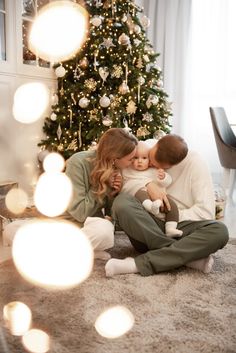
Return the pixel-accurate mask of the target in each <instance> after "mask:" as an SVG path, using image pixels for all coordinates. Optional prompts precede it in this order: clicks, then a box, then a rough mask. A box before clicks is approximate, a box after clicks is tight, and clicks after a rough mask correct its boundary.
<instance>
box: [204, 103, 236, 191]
mask: <svg viewBox="0 0 236 353" xmlns="http://www.w3.org/2000/svg"><path fill="white" fill-rule="evenodd" d="M210 115H211V122H212V127H213V132H214V136H215V142H216V147H217V151H218V156H219V160H220V164H221V166H222V167H223V168H224V179H225V185H224V186H225V187H226V183H227V184H228V188H229V192H228V196H229V197H231V198H232V197H233V191H234V185H235V180H236V172H235V170H236V136H235V134H234V132H233V130H232V128H231V126H230V124H229V122H228V119H227V116H226V113H225V110H224V108H222V107H215V108H212V107H210ZM226 180H227V182H226Z"/></svg>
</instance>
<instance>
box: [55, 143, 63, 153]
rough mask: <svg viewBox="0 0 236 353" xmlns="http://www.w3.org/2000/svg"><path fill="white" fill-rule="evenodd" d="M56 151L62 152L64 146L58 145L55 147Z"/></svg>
mask: <svg viewBox="0 0 236 353" xmlns="http://www.w3.org/2000/svg"><path fill="white" fill-rule="evenodd" d="M57 150H58V151H59V152H62V151H64V145H63V144H62V143H60V145H58V146H57Z"/></svg>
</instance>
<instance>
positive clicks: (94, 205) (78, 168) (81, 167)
mask: <svg viewBox="0 0 236 353" xmlns="http://www.w3.org/2000/svg"><path fill="white" fill-rule="evenodd" d="M136 146H137V139H136V138H135V137H134V136H133V135H131V134H128V133H127V132H126V131H125V130H124V129H121V128H111V129H109V130H107V131H106V132H105V133H104V134H103V136H102V137H101V139H100V141H99V143H98V147H97V149H96V150H90V151H82V152H78V153H75V154H74V155H73V156H72V157H70V158H69V159H68V160H67V163H66V174H67V176H68V177H69V178H70V179H71V182H72V184H73V190H74V192H73V197H72V201H71V203H70V206H69V208H68V213H69V214H70V216H72V217H73V219H74V220H75V221H76V222H78V223H79V224H80V225H82V226H83V231H84V232H85V233H86V235H87V236H88V238H89V239H90V241H91V244H92V246H93V248H94V251H95V258H101V259H104V260H106V259H109V257H110V255H109V254H108V253H107V252H105V251H104V250H106V249H109V248H111V247H112V246H113V244H114V226H113V224H112V223H111V222H110V220H109V216H110V208H111V205H112V202H113V199H114V196H115V195H116V194H117V193H118V192H119V191H120V189H121V184H122V178H121V174H120V170H121V169H123V168H126V167H128V166H130V164H131V162H132V159H133V157H134V156H135V152H136Z"/></svg>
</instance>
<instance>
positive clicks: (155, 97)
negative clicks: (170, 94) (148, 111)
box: [150, 94, 159, 105]
mask: <svg viewBox="0 0 236 353" xmlns="http://www.w3.org/2000/svg"><path fill="white" fill-rule="evenodd" d="M150 101H151V103H152V104H153V105H157V103H158V102H159V98H158V97H157V96H156V95H154V94H151V95H150Z"/></svg>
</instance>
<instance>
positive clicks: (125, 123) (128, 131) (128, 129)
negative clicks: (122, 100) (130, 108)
mask: <svg viewBox="0 0 236 353" xmlns="http://www.w3.org/2000/svg"><path fill="white" fill-rule="evenodd" d="M123 123H124V125H125V127H123V130H125V132H127V133H128V134H129V133H131V128H130V127H129V125H128V121H127V120H126V119H125V118H124V119H123Z"/></svg>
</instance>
